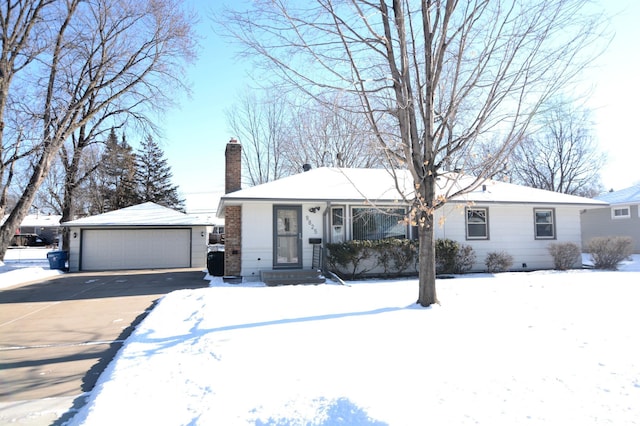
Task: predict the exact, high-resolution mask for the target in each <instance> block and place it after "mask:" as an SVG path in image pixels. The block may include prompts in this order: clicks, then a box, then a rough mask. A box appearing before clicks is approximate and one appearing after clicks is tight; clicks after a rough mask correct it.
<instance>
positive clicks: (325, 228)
mask: <svg viewBox="0 0 640 426" xmlns="http://www.w3.org/2000/svg"><path fill="white" fill-rule="evenodd" d="M330 212H331V201H327V205H326V207H325V209H324V211H323V212H322V241H323V244H322V256H321V257H322V273H323V274H325V275H326V273H327V266H326V265H327V244H328V243H329V235H330V233H329V228H330V227H331V223H329V221H330V218H329V213H330Z"/></svg>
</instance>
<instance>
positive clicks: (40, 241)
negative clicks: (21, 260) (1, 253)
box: [11, 234, 51, 247]
mask: <svg viewBox="0 0 640 426" xmlns="http://www.w3.org/2000/svg"><path fill="white" fill-rule="evenodd" d="M48 245H51V242H50V241H48V240H47V239H46V238H44V237H41V236H40V235H38V234H18V235H14V236H13V238H11V246H12V247H44V246H48Z"/></svg>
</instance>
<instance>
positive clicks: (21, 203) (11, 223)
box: [0, 144, 60, 260]
mask: <svg viewBox="0 0 640 426" xmlns="http://www.w3.org/2000/svg"><path fill="white" fill-rule="evenodd" d="M59 148H60V144H57V145H55V146H54V145H53V144H48V145H47V146H46V147H45V148H44V150H43V152H42V155H41V156H40V161H38V164H36V166H35V167H34V170H33V174H32V175H31V179H29V183H28V184H27V186H26V187H25V189H24V191H23V193H22V196H21V197H20V199H19V200H18V203H17V204H16V206H15V208H14V209H13V210H12V211H11V214H10V215H9V217H7V220H6V221H5V222H4V223H3V224H2V226H1V227H0V260H4V256H5V254H6V252H7V249H8V248H9V244H10V243H11V238H13V236H14V235H15V233H16V230H17V229H18V227H19V226H20V224H21V223H22V220H23V219H24V218H25V216H27V214H28V213H29V209H30V208H31V205H32V204H33V200H34V199H35V197H36V193H37V192H38V188H40V185H42V182H43V181H44V179H45V178H46V176H47V173H49V168H50V167H51V161H52V160H53V156H54V155H55V153H56V152H57V150H58V149H59Z"/></svg>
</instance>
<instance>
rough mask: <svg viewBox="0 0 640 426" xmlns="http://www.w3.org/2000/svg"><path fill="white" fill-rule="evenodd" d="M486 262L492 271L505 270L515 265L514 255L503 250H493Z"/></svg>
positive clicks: (489, 270) (488, 268)
mask: <svg viewBox="0 0 640 426" xmlns="http://www.w3.org/2000/svg"><path fill="white" fill-rule="evenodd" d="M484 264H485V265H487V271H488V272H490V273H494V272H504V271H506V270H508V269H509V268H511V265H513V256H511V255H510V254H508V253H505V252H503V251H493V252H490V253H488V254H487V258H486V259H485V261H484Z"/></svg>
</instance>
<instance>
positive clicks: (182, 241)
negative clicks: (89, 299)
mask: <svg viewBox="0 0 640 426" xmlns="http://www.w3.org/2000/svg"><path fill="white" fill-rule="evenodd" d="M81 243H82V246H81V248H80V250H81V255H80V256H81V257H80V269H81V270H83V271H105V270H118V269H157V268H189V267H190V266H191V229H109V230H102V229H99V230H98V229H85V230H83V231H82V242H81Z"/></svg>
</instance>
